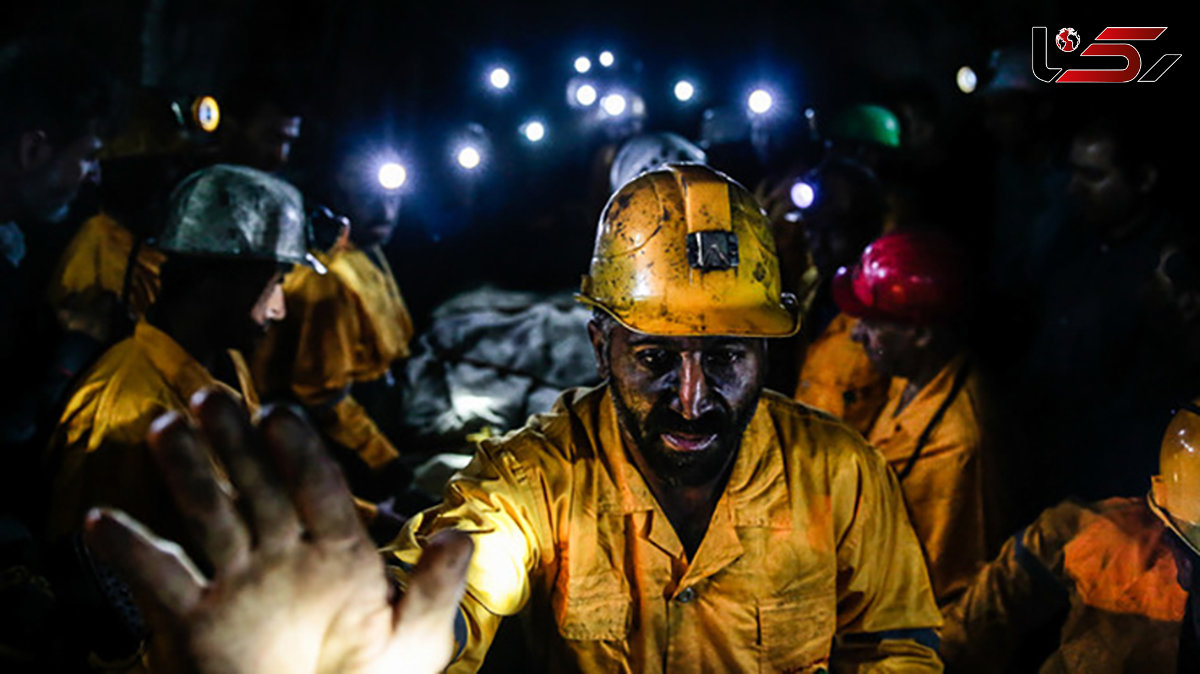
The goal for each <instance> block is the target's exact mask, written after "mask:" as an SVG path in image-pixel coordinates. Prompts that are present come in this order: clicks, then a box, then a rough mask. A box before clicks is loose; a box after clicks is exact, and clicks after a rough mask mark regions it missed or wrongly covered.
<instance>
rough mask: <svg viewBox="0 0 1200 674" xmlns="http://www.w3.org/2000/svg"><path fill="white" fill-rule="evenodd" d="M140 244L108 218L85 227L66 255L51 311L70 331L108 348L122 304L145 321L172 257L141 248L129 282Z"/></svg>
mask: <svg viewBox="0 0 1200 674" xmlns="http://www.w3.org/2000/svg"><path fill="white" fill-rule="evenodd" d="M135 242H136V238H135V237H134V235H133V232H130V231H129V230H128V229H125V228H124V227H123V226H121V224H120V223H118V222H117V221H116V220H114V219H113V218H112V216H110V215H108V214H106V213H97V214H96V215H94V216H92V217H91V218H89V219H88V220H87V221H86V222H84V223H83V225H82V226H81V227H80V228H79V231H78V232H76V234H75V236H74V238H72V239H71V242H70V243H69V244H68V245H67V248H66V250H64V251H63V254H62V257H61V258H60V259H59V263H58V269H57V270H56V271H55V274H54V277H53V279H52V280H51V283H50V289H49V299H50V305H51V306H52V307H54V311H55V315H56V316H57V317H58V321H59V324H60V325H62V327H63V328H64V329H66V330H73V331H76V332H82V333H84V334H87V335H88V336H90V337H92V338H93V339H96V340H98V341H101V342H106V341H107V340H108V339H109V337H111V335H112V328H113V326H112V325H110V323H111V320H110V317H111V315H112V313H111V312H112V310H113V309H114V308H115V307H117V306H119V305H120V304H121V302H122V301H124V302H125V305H124V309H125V310H126V311H127V312H128V313H129V315H130V317H131V318H132V319H133V320H141V319H142V318H143V317H145V315H146V310H147V309H149V308H150V305H152V304H154V300H156V299H157V298H158V293H159V290H160V288H161V286H162V283H161V280H160V278H159V272H160V270H161V268H162V264H163V262H164V261H166V254H164V253H163V252H162V251H160V250H157V249H156V248H154V247H153V246H150V245H147V244H145V243H143V244H141V245H139V246H138V250H137V255H136V256H135V257H134V267H133V269H132V270H129V273H128V278H126V276H127V275H126V271H127V268H128V267H129V259H130V256H131V255H132V254H133V247H134V244H135Z"/></svg>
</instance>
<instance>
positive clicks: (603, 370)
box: [587, 318, 612, 379]
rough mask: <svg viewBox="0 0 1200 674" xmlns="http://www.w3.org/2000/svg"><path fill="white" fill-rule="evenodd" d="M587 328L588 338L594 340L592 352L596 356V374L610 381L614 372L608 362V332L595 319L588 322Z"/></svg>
mask: <svg viewBox="0 0 1200 674" xmlns="http://www.w3.org/2000/svg"><path fill="white" fill-rule="evenodd" d="M587 328H588V337H589V338H590V339H591V340H592V351H594V352H595V354H596V372H597V373H598V374H599V375H600V378H601V379H608V376H609V374H610V373H611V372H612V368H611V367H610V365H609V362H608V330H606V329H605V326H604V325H601V324H600V321H599V320H597V319H595V318H593V319H592V320H590V321H588V326H587Z"/></svg>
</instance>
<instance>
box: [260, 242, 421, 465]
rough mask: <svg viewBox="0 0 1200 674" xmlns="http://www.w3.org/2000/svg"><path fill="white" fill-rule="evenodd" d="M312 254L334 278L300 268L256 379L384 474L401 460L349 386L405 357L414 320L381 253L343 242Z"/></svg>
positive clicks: (286, 285) (287, 288) (288, 283)
mask: <svg viewBox="0 0 1200 674" xmlns="http://www.w3.org/2000/svg"><path fill="white" fill-rule="evenodd" d="M314 255H316V256H317V258H318V259H320V260H321V262H322V263H324V264H325V266H326V267H327V268H328V269H329V271H328V273H327V274H325V275H321V274H317V273H316V272H314V271H312V270H311V269H308V268H306V267H297V268H296V269H294V270H293V271H292V272H291V273H290V274H288V276H287V278H286V279H284V282H283V292H284V295H285V296H286V298H287V318H285V319H284V321H283V322H282V323H280V324H278V325H275V326H273V327H272V329H271V332H270V333H269V334H268V336H267V338H266V339H265V340H264V341H263V343H262V345H261V346H260V348H259V349H258V352H257V355H256V357H255V374H256V379H257V381H259V382H260V383H261V386H262V388H263V389H264V390H267V391H279V390H289V391H290V392H291V393H292V394H293V395H294V396H295V397H296V399H297V400H299V401H300V403H301V404H303V405H304V406H305V407H308V408H309V410H310V413H311V416H312V418H313V422H314V424H315V425H316V426H317V427H318V428H319V430H321V431H322V432H323V433H324V434H325V435H326V436H327V437H329V438H330V439H332V440H333V441H334V442H336V443H338V444H339V445H341V446H343V447H345V448H347V449H350V450H352V451H354V452H355V453H356V454H357V455H358V456H359V457H360V458H362V460H363V461H364V462H365V463H366V464H367V465H368V466H370V467H371V468H379V467H381V466H383V465H385V464H387V463H388V462H389V461H391V460H392V459H395V458H396V457H398V456H399V453H398V452H397V451H396V448H395V447H393V446H392V443H391V442H390V441H389V440H388V439H387V437H385V436H384V434H383V433H382V432H381V431H380V430H379V427H378V426H377V425H376V424H375V422H374V421H373V420H372V419H371V417H370V416H369V415H368V414H367V411H366V410H365V409H364V408H363V406H362V405H360V404H359V403H358V402H357V401H356V400H355V399H354V398H353V396H351V395H350V387H351V385H353V384H355V383H357V382H367V381H372V380H375V379H378V378H380V377H382V376H384V375H385V374H387V372H388V369H389V368H390V367H391V365H392V363H394V362H395V361H397V360H400V359H403V358H407V357H408V355H409V350H408V343H409V340H411V339H412V333H413V326H412V318H411V317H410V316H409V313H408V307H407V306H406V305H405V304H404V298H403V297H402V296H401V295H400V289H399V287H398V286H397V285H396V278H395V276H393V274H392V270H391V267H389V266H388V263H387V260H386V259H385V258H384V256H383V252H382V251H381V250H380V249H379V247H378V246H372V247H370V248H367V249H360V248H357V247H356V246H354V245H353V244H350V243H340V244H338V245H337V246H335V247H334V248H333V250H331V251H330V252H329V253H328V254H321V253H314Z"/></svg>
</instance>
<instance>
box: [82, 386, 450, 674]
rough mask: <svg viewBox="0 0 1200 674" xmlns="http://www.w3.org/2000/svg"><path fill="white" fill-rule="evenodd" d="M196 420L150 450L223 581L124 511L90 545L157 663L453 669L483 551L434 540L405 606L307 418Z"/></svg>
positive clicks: (156, 435) (238, 413) (162, 436)
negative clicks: (145, 629) (469, 587)
mask: <svg viewBox="0 0 1200 674" xmlns="http://www.w3.org/2000/svg"><path fill="white" fill-rule="evenodd" d="M193 412H194V415H195V418H196V419H197V420H198V422H197V425H196V426H195V427H194V426H192V425H191V424H190V423H189V422H188V421H187V420H186V419H185V418H184V417H183V416H181V415H178V414H168V415H165V416H163V417H162V418H160V419H159V420H158V421H157V422H156V423H155V425H154V429H153V431H152V433H151V438H150V445H151V449H152V452H153V453H154V455H155V458H156V461H157V463H158V465H159V468H160V470H161V472H162V475H163V478H164V480H165V483H166V485H167V487H168V489H169V490H170V492H171V493H172V496H173V497H174V500H175V503H176V504H177V506H178V509H179V512H180V514H181V516H182V519H183V521H184V522H185V524H186V526H187V527H188V529H189V530H190V532H191V533H192V537H193V541H194V543H195V546H194V548H193V549H195V550H197V551H198V552H199V553H201V554H203V555H204V556H205V557H206V558H207V562H208V565H209V566H211V568H212V573H211V576H206V575H205V574H203V573H201V572H200V571H199V570H198V568H197V565H196V564H194V563H193V562H192V560H191V559H189V557H188V556H187V554H186V553H184V552H183V550H182V548H181V547H180V546H178V545H176V544H175V543H172V542H170V541H165V540H162V539H160V538H158V537H157V536H155V535H154V534H152V533H151V532H149V531H147V530H146V529H145V528H144V527H142V526H140V525H139V524H138V523H137V522H135V521H133V520H131V519H130V518H129V517H128V516H126V515H124V514H123V513H120V512H117V511H107V510H95V511H92V512H91V513H89V515H88V520H87V526H86V531H87V541H88V544H89V545H90V546H91V547H92V548H93V549H94V550H95V551H96V552H98V553H99V554H100V556H101V557H102V559H104V560H105V561H106V562H107V563H108V564H109V565H110V566H112V567H114V568H115V569H116V570H117V571H118V572H119V573H121V574H122V575H123V576H124V577H125V578H126V579H127V581H128V582H129V583H130V585H131V589H132V590H133V593H134V596H135V597H136V598H137V600H138V604H139V606H140V607H141V608H142V610H143V612H144V613H145V614H146V619H147V622H148V624H149V627H150V628H151V630H152V632H153V636H152V638H151V640H150V646H151V651H150V657H151V665H152V667H154V668H156V669H157V671H191V672H202V673H205V674H207V673H208V672H303V673H304V674H309V673H311V672H383V671H387V672H400V671H403V672H437V671H441V670H442V669H443V668H444V667H445V666H446V664H447V663H448V662H449V660H450V657H451V655H452V648H453V636H452V634H453V632H452V623H453V620H454V616H455V612H456V609H457V606H458V602H459V600H460V599H461V598H462V593H463V587H464V583H465V576H466V569H467V565H468V563H469V561H470V557H471V552H472V544H471V541H470V539H469V538H468V537H467V536H465V535H463V534H457V533H453V532H445V533H443V534H440V535H439V536H437V537H434V539H433V540H431V541H430V544H429V545H428V546H427V547H426V548H425V552H424V555H423V557H422V558H421V562H420V564H418V566H417V568H416V570H415V571H414V572H413V574H412V576H411V579H410V581H409V585H408V587H407V590H406V591H405V593H404V596H403V598H402V599H401V600H400V601H399V602H395V601H392V600H390V599H389V584H388V582H387V579H386V577H385V575H384V566H383V562H382V560H381V558H380V557H379V555H378V554H377V552H376V550H375V548H374V546H373V545H372V543H371V541H370V539H369V538H368V537H367V534H366V532H365V531H364V529H363V527H362V525H361V523H360V522H359V520H358V518H357V516H356V514H355V510H354V506H353V504H352V501H351V497H350V493H349V491H348V490H347V488H346V484H345V481H344V479H343V478H342V475H341V472H340V471H339V470H338V468H337V467H336V466H335V465H334V464H333V462H332V460H331V459H330V458H329V457H328V456H327V455H326V453H325V451H324V448H323V446H322V444H321V441H320V439H319V438H318V437H317V435H316V433H314V432H313V430H312V429H311V428H310V427H309V426H308V424H307V423H306V422H305V421H304V420H303V419H302V418H301V417H300V416H299V415H298V414H296V413H295V412H292V411H290V410H288V409H284V408H276V409H273V410H271V411H269V412H267V413H266V414H265V415H264V417H263V420H262V421H261V423H260V424H259V425H258V427H257V428H253V427H251V425H250V423H249V421H248V419H247V417H246V414H245V412H244V411H243V410H242V408H241V406H239V405H238V404H237V403H236V402H234V401H233V400H232V399H231V398H229V397H228V396H226V395H224V394H220V393H207V394H200V395H198V396H197V397H196V400H194V401H193ZM210 450H212V451H214V452H215V454H216V456H218V457H219V458H220V460H221V462H222V464H223V465H224V468H225V471H226V472H227V473H228V483H231V484H232V489H230V487H229V484H228V483H225V482H223V481H222V479H221V478H219V477H218V476H217V474H216V472H215V471H214V468H213V464H212V462H211V461H210V459H209V451H210ZM230 492H236V494H237V496H236V499H235V498H234V497H233V496H232V495H231V493H230Z"/></svg>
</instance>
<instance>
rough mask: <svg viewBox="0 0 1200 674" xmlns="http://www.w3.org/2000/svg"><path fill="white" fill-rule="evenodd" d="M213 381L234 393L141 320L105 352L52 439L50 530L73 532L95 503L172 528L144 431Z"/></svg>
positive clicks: (245, 385)
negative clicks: (129, 333) (129, 332)
mask: <svg viewBox="0 0 1200 674" xmlns="http://www.w3.org/2000/svg"><path fill="white" fill-rule="evenodd" d="M229 354H230V357H231V358H232V359H233V361H234V366H235V368H236V369H237V371H238V379H239V384H240V385H241V387H242V390H243V391H244V392H245V396H244V398H243V400H244V401H245V402H246V404H247V406H248V407H250V408H251V409H252V410H253V409H255V408H256V407H257V402H258V401H257V398H256V396H255V394H254V389H253V387H252V386H251V384H250V376H249V371H248V369H247V368H246V365H245V363H244V362H243V361H242V358H241V355H240V354H239V353H238V352H236V351H232V350H231V351H230V352H229ZM213 387H216V388H218V389H224V390H226V391H227V392H229V393H233V394H234V395H236V392H234V391H233V390H232V389H230V388H229V387H228V386H226V385H225V384H223V383H221V382H220V381H219V380H217V379H215V378H213V376H212V375H211V374H209V372H208V370H206V369H205V368H204V366H203V365H201V364H200V363H199V362H197V361H196V360H195V359H194V358H192V356H191V355H190V354H188V352H187V351H185V350H184V349H183V347H182V346H180V345H179V344H178V343H177V342H175V340H173V339H171V338H170V337H169V336H168V335H167V334H166V333H164V332H163V331H161V330H159V329H158V328H156V327H154V326H153V325H150V324H149V323H146V322H144V321H143V322H140V323H138V324H137V327H135V328H134V333H133V336H131V337H129V338H127V339H124V340H122V341H120V342H118V343H116V344H115V345H113V346H112V348H110V349H109V350H108V351H106V352H105V353H104V355H103V356H101V357H100V360H98V361H97V362H96V364H95V365H93V366H92V368H91V369H90V370H88V372H87V373H86V374H85V375H84V376H83V379H82V381H81V382H80V384H79V386H78V388H77V389H76V390H75V391H74V392H73V393H72V394H71V396H70V398H69V400H68V401H67V406H66V409H65V410H64V411H63V414H62V417H60V419H59V422H58V427H57V428H56V429H55V432H54V436H53V439H52V441H51V445H50V449H49V455H48V459H49V462H48V464H49V465H48V467H49V470H50V471H51V474H52V476H53V494H52V495H53V502H52V504H51V508H50V519H49V530H50V534H51V536H58V535H61V534H66V533H70V532H73V531H76V530H78V529H79V527H80V525H81V524H82V522H83V516H84V514H85V513H86V512H87V510H88V509H89V508H92V507H94V506H97V505H108V506H115V507H118V508H120V509H122V510H124V511H126V512H128V513H130V514H131V515H133V516H134V517H136V518H137V519H139V520H141V521H142V522H144V523H146V524H148V525H149V526H150V527H151V528H153V529H154V530H156V531H158V532H159V533H164V532H170V531H178V530H177V529H175V528H174V527H175V526H176V523H175V520H174V519H173V513H174V505H173V502H172V501H171V499H170V497H169V495H168V494H167V492H166V489H165V487H164V486H163V484H162V479H161V478H160V477H159V473H158V471H157V469H156V468H155V466H154V463H153V461H152V459H151V457H150V454H149V449H148V448H147V446H146V433H147V431H149V430H150V424H151V423H152V422H153V421H154V419H156V418H157V417H158V416H159V415H161V414H163V413H164V412H168V411H172V410H174V411H178V412H184V413H186V412H187V410H188V403H189V401H190V399H191V397H192V396H193V395H194V394H195V393H196V392H197V391H200V390H201V389H205V388H213Z"/></svg>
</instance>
